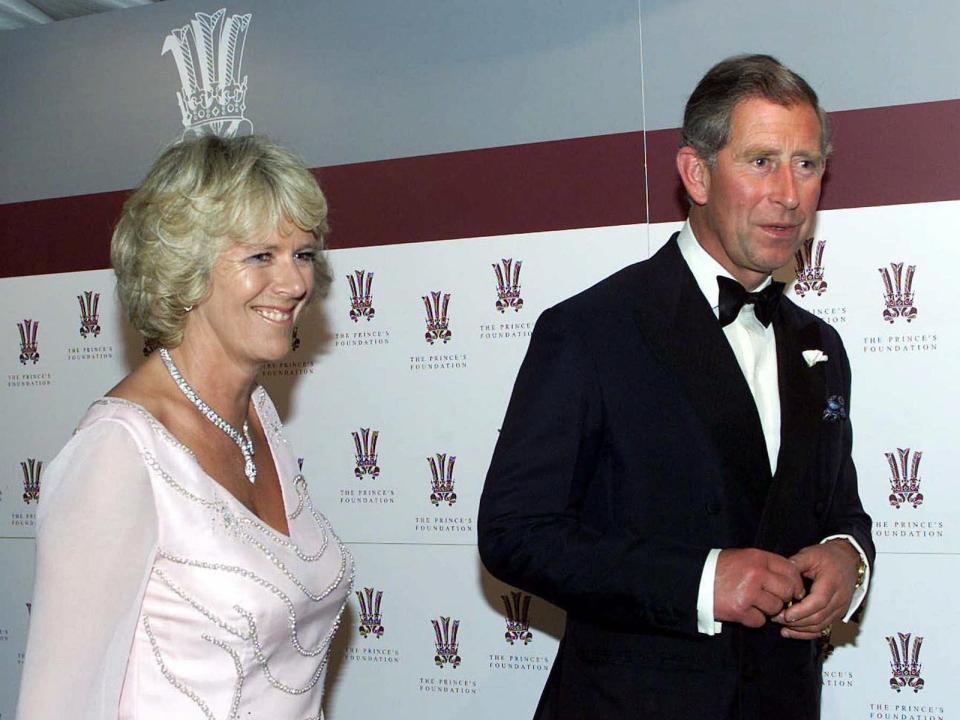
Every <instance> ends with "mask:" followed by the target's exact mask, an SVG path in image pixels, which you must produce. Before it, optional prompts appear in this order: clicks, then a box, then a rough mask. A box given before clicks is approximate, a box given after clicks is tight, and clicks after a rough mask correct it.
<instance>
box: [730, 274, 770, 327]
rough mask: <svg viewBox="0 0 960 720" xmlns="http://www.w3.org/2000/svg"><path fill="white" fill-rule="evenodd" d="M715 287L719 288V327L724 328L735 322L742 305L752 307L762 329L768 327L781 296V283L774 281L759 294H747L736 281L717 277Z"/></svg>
mask: <svg viewBox="0 0 960 720" xmlns="http://www.w3.org/2000/svg"><path fill="white" fill-rule="evenodd" d="M717 285H719V286H720V308H719V310H720V327H726V326H727V325H729V324H730V323H732V322H733V321H734V320H736V319H737V315H739V314H740V308H742V307H743V306H744V305H753V312H754V314H755V315H756V316H757V320H759V321H760V322H761V323H763V326H764V327H770V321H771V320H773V314H774V312H776V310H777V305H778V304H779V302H780V296H781V295H782V294H783V283H782V282H777V281H776V280H774V281H773V282H771V283H770V284H769V285H767V286H766V287H765V288H764V289H763V290H761V291H760V292H747V291H746V289H744V287H743V285H741V284H740V283H738V282H737V281H736V280H731V279H730V278H728V277H723V276H722V275H717Z"/></svg>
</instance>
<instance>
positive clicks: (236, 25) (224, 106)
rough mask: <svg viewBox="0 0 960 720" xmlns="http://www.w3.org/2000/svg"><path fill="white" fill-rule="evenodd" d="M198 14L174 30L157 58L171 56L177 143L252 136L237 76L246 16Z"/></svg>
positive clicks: (242, 81)
mask: <svg viewBox="0 0 960 720" xmlns="http://www.w3.org/2000/svg"><path fill="white" fill-rule="evenodd" d="M226 12H227V10H226V8H220V9H219V10H217V11H216V12H215V13H211V14H209V15H208V14H207V13H201V12H198V13H196V14H194V16H193V20H191V21H190V24H189V25H184V26H183V27H182V28H174V29H173V30H171V31H170V34H169V35H167V37H166V38H164V41H163V49H162V50H161V51H160V54H161V55H166V54H167V53H168V52H169V53H170V54H171V55H173V61H174V62H175V63H176V65H177V72H178V73H179V75H180V85H181V89H180V91H178V92H177V102H178V103H179V104H180V115H181V119H182V120H183V137H187V136H188V135H191V134H193V135H205V134H212V135H220V136H221V137H235V136H236V135H238V134H241V133H240V131H241V130H243V131H244V133H249V132H250V131H252V130H253V125H252V124H251V122H250V121H249V120H247V118H246V117H244V112H245V111H246V109H247V105H246V97H247V76H246V75H244V76H243V77H241V76H240V66H241V63H242V62H243V44H244V42H245V40H246V38H247V30H248V28H249V27H250V13H247V14H246V15H230V16H227V14H226Z"/></svg>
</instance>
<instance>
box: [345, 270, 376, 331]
mask: <svg viewBox="0 0 960 720" xmlns="http://www.w3.org/2000/svg"><path fill="white" fill-rule="evenodd" d="M347 282H349V283H350V319H351V320H353V321H354V322H360V318H362V317H365V318H366V319H367V320H373V316H374V315H376V311H375V310H374V309H373V295H372V294H371V285H373V273H372V272H369V273H368V272H367V271H365V270H354V271H353V275H347Z"/></svg>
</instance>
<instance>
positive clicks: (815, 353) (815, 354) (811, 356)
mask: <svg viewBox="0 0 960 720" xmlns="http://www.w3.org/2000/svg"><path fill="white" fill-rule="evenodd" d="M803 360H804V362H806V363H807V367H813V366H814V365H816V364H817V363H822V362H826V361H827V356H826V353H824V352H823V350H804V351H803Z"/></svg>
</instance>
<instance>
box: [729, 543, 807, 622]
mask: <svg viewBox="0 0 960 720" xmlns="http://www.w3.org/2000/svg"><path fill="white" fill-rule="evenodd" d="M804 592H805V591H804V587H803V578H802V577H801V576H800V571H799V570H798V568H797V566H796V565H794V564H793V563H792V562H790V561H789V560H787V559H786V558H785V557H782V556H780V555H776V554H775V553H770V552H766V551H764V550H757V549H755V548H743V549H729V550H721V551H720V555H719V556H718V557H717V574H716V577H715V579H714V584H713V616H714V618H715V619H716V620H719V621H720V622H735V623H740V624H741V625H746V626H747V627H754V628H756V627H761V626H762V625H763V624H764V623H765V622H766V621H767V618H768V617H773V616H775V615H778V613H780V612H781V611H782V610H783V608H784V606H785V605H786V604H787V603H788V602H790V601H791V600H794V599H800V598H802V597H803V596H804Z"/></svg>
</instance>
